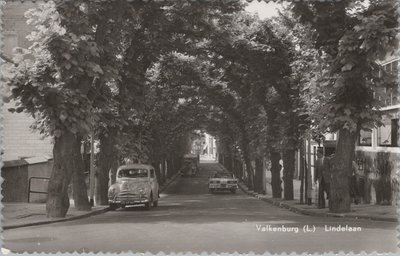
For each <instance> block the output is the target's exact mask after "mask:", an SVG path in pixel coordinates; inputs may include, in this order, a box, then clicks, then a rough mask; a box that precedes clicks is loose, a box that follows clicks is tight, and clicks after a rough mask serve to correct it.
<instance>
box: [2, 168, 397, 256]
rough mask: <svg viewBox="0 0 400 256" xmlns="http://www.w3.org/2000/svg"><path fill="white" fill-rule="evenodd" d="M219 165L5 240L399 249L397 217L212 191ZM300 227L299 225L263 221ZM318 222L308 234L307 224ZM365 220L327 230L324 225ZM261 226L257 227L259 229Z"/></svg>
mask: <svg viewBox="0 0 400 256" xmlns="http://www.w3.org/2000/svg"><path fill="white" fill-rule="evenodd" d="M220 168H221V167H220V166H218V165H217V164H216V163H203V164H201V171H200V173H199V175H198V177H196V178H183V177H182V178H178V179H177V180H176V181H174V182H173V183H172V184H171V185H170V186H169V187H168V189H167V190H166V191H165V192H164V193H162V194H161V199H160V203H159V206H158V207H157V208H153V209H152V210H151V211H146V210H144V209H143V208H142V207H141V206H138V207H131V208H125V209H119V210H117V211H115V212H107V213H105V214H101V215H98V216H93V217H90V218H86V219H82V220H77V221H70V222H65V223H59V224H52V225H45V226H37V227H28V228H19V229H14V230H6V231H5V232H4V233H3V237H4V244H3V246H4V247H5V248H7V249H10V250H12V251H15V252H23V251H26V252H33V251H41V252H57V251H62V252H73V251H77V252H82V251H85V252H89V251H92V252H100V251H102V252H119V251H125V252H127V251H134V252H146V251H149V252H151V253H157V252H159V251H163V252H177V251H180V252H186V251H191V252H195V253H200V252H203V251H207V252H209V253H210V252H213V251H215V252H235V251H236V252H241V253H247V252H249V251H253V252H256V253H262V252H265V251H268V252H270V253H274V252H282V250H283V249H282V248H284V251H285V252H292V251H294V252H297V253H301V252H309V253H313V252H327V251H333V252H338V251H344V252H350V251H377V252H383V251H384V252H398V248H397V245H396V244H397V239H396V230H395V228H396V225H397V224H396V223H390V222H381V221H372V222H371V221H368V220H354V219H343V218H321V217H311V216H303V215H299V214H296V213H293V212H290V211H288V210H285V209H281V208H278V207H275V206H272V205H270V204H268V203H266V202H263V201H260V200H257V199H255V198H252V197H250V196H248V195H245V194H244V193H243V192H241V191H238V193H237V194H230V193H218V194H210V193H208V189H207V180H208V176H210V175H211V174H212V173H213V172H214V171H216V170H219V169H220ZM268 225H270V226H271V227H281V226H282V225H283V226H285V227H286V228H292V227H297V228H299V230H298V233H295V232H273V231H262V230H261V227H266V226H268ZM305 225H309V227H310V229H312V227H313V226H315V227H316V231H315V232H310V233H304V231H303V227H304V226H305ZM338 225H342V226H345V225H349V226H351V227H361V229H362V231H361V232H326V231H324V230H325V226H328V227H337V226H338ZM257 227H259V228H260V230H258V228H257Z"/></svg>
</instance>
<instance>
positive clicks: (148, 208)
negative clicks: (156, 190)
mask: <svg viewBox="0 0 400 256" xmlns="http://www.w3.org/2000/svg"><path fill="white" fill-rule="evenodd" d="M152 204H153V194H151V195H150V201H148V202H147V203H145V204H144V208H145V209H146V210H150V209H151V206H152Z"/></svg>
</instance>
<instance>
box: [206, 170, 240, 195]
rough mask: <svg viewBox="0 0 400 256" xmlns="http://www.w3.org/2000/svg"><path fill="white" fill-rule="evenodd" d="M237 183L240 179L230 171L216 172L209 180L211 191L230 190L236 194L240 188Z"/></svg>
mask: <svg viewBox="0 0 400 256" xmlns="http://www.w3.org/2000/svg"><path fill="white" fill-rule="evenodd" d="M237 183H238V180H237V179H236V178H235V176H234V175H233V174H231V173H228V172H216V173H214V175H213V176H211V177H210V178H209V180H208V190H209V191H210V193H214V192H216V191H230V192H231V193H232V194H234V193H236V189H237V188H238V185H237Z"/></svg>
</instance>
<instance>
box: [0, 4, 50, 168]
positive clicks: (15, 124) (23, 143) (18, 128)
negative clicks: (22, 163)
mask: <svg viewBox="0 0 400 256" xmlns="http://www.w3.org/2000/svg"><path fill="white" fill-rule="evenodd" d="M37 3H38V2H37V1H10V0H7V1H6V2H5V4H4V5H3V11H2V12H3V15H2V17H1V19H2V22H3V27H2V41H3V48H2V51H1V56H2V60H1V61H2V71H3V72H4V70H5V69H6V66H7V65H12V64H10V63H8V62H7V60H8V59H12V56H13V48H15V47H24V48H27V47H29V45H30V42H29V41H28V40H27V39H26V36H27V35H28V34H29V33H30V32H31V31H32V29H33V28H32V27H31V26H29V25H28V24H27V23H26V18H25V16H24V13H25V12H26V11H27V10H29V9H30V8H33V7H35V5H36V4H37ZM3 74H4V73H3ZM9 94H10V91H9V88H4V86H3V87H2V95H4V96H5V97H7V95H9ZM14 106H15V102H12V101H11V102H8V103H4V105H3V106H2V118H3V119H2V127H3V130H2V153H3V155H2V160H3V161H9V160H16V159H21V158H28V157H37V156H46V157H48V156H52V147H53V145H52V138H43V136H42V135H41V134H39V133H38V132H36V131H33V130H32V129H31V128H30V126H31V124H32V123H33V121H34V120H33V118H32V117H31V116H30V115H28V114H26V113H11V112H9V111H8V109H9V108H11V107H14Z"/></svg>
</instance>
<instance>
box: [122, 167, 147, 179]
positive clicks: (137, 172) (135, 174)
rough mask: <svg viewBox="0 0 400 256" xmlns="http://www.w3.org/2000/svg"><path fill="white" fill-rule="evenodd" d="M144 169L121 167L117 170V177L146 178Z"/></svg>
mask: <svg viewBox="0 0 400 256" xmlns="http://www.w3.org/2000/svg"><path fill="white" fill-rule="evenodd" d="M147 177H148V170H146V169H123V170H120V171H119V172H118V178H147Z"/></svg>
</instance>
